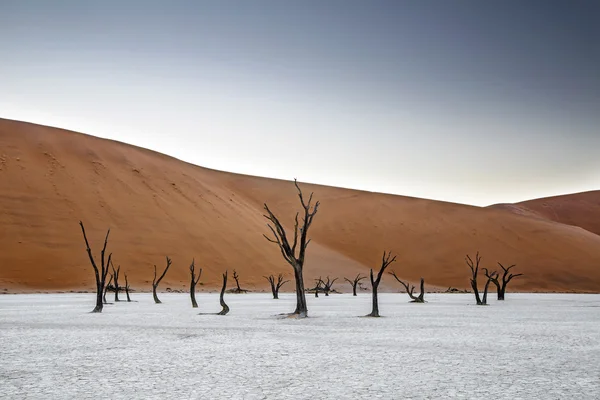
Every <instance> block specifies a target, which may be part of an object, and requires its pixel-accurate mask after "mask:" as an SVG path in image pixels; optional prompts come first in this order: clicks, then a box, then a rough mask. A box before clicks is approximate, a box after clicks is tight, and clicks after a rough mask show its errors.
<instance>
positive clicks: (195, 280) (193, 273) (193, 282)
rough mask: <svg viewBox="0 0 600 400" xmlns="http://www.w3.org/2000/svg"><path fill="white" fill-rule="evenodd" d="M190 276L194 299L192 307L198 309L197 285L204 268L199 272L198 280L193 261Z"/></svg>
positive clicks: (191, 291) (191, 293)
mask: <svg viewBox="0 0 600 400" xmlns="http://www.w3.org/2000/svg"><path fill="white" fill-rule="evenodd" d="M190 275H191V276H190V297H191V299H192V307H193V308H198V303H196V285H197V284H198V282H199V281H200V277H201V276H202V268H200V269H199V270H198V278H196V265H195V261H194V259H192V263H191V264H190Z"/></svg>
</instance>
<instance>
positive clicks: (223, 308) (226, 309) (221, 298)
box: [199, 271, 229, 315]
mask: <svg viewBox="0 0 600 400" xmlns="http://www.w3.org/2000/svg"><path fill="white" fill-rule="evenodd" d="M226 289H227V271H225V273H224V274H223V286H222V287H221V295H220V296H219V302H220V303H221V311H219V312H218V313H200V314H199V315H227V313H228V312H229V306H228V305H227V304H226V303H225V299H224V297H225V290H226Z"/></svg>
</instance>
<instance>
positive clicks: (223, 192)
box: [0, 119, 600, 292]
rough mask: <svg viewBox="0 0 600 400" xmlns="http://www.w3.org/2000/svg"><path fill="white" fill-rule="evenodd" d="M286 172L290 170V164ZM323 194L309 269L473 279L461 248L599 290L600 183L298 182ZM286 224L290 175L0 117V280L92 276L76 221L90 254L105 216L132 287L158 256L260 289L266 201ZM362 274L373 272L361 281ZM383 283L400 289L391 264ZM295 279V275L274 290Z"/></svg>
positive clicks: (550, 282) (79, 283) (214, 283)
mask: <svg viewBox="0 0 600 400" xmlns="http://www.w3.org/2000/svg"><path fill="white" fill-rule="evenodd" d="M290 178H293V177H290ZM301 187H302V188H303V190H304V191H306V192H309V191H314V196H315V199H318V200H319V201H320V202H321V207H320V209H319V212H318V214H317V215H316V217H315V220H314V223H313V225H312V227H311V231H310V236H311V237H312V242H311V244H310V246H309V248H308V252H307V262H306V265H305V281H306V282H307V286H308V285H309V284H312V282H313V279H314V278H317V277H318V276H323V277H325V276H326V275H330V276H335V277H340V283H339V284H337V283H336V285H335V286H334V288H335V289H338V290H341V289H343V290H344V291H350V289H351V287H350V285H349V284H347V283H342V282H341V281H342V279H341V278H342V277H344V276H346V277H352V276H355V275H356V274H358V273H363V274H367V273H368V271H369V268H371V267H373V268H377V267H378V263H379V261H380V258H381V254H382V253H383V251H384V250H392V252H393V253H394V254H397V255H398V262H396V263H395V264H393V265H392V266H390V270H395V271H396V273H397V274H398V275H399V276H400V277H403V278H405V279H407V280H411V281H413V282H414V283H416V282H418V279H419V278H420V277H421V276H423V277H424V278H425V282H426V287H427V288H429V289H434V288H435V289H441V290H443V289H446V288H447V287H450V286H451V287H456V288H460V289H465V288H468V286H469V270H468V267H467V266H466V264H465V262H464V257H465V254H467V253H469V254H472V255H473V254H474V253H475V251H477V250H479V251H480V252H481V254H482V256H483V262H482V266H483V267H487V268H491V269H495V268H496V267H497V264H496V262H498V261H499V262H502V263H503V264H505V265H506V264H517V267H516V268H515V272H522V273H524V274H525V276H523V277H519V278H517V279H515V280H513V281H512V282H511V284H510V286H509V289H508V291H509V292H510V291H511V290H514V291H517V290H518V291H578V292H599V291H600V191H594V192H587V193H580V194H575V195H569V196H559V197H554V198H548V199H540V200H532V201H528V202H524V203H519V204H515V205H495V206H491V207H487V208H480V207H472V206H466V205H459V204H452V203H444V202H439V201H432V200H423V199H416V198H410V197H402V196H394V195H386V194H379V193H369V192H361V191H355V190H347V189H339V188H333V187H325V186H318V185H309V184H302V183H301ZM264 202H267V203H268V204H269V207H270V208H271V210H273V211H274V212H275V213H276V215H278V216H279V217H280V218H281V219H282V220H283V221H284V223H285V224H287V226H288V227H289V228H292V227H293V225H292V222H293V216H294V215H295V212H296V210H298V209H299V208H300V206H299V204H298V198H297V195H296V191H295V188H294V186H293V184H292V183H291V182H288V181H281V180H275V179H266V178H258V177H252V176H245V175H238V174H231V173H225V172H219V171H214V170H210V169H206V168H202V167H198V166H195V165H191V164H188V163H185V162H182V161H180V160H177V159H175V158H172V157H169V156H166V155H163V154H159V153H156V152H153V151H150V150H146V149H142V148H138V147H135V146H130V145H126V144H123V143H119V142H114V141H109V140H105V139H100V138H96V137H93V136H88V135H84V134H80V133H75V132H70V131H65V130H61V129H56V128H50V127H45V126H39V125H34V124H29V123H23V122H16V121H10V120H3V119H0V210H1V214H0V292H2V291H8V292H14V291H38V290H40V291H46V290H48V291H62V290H94V288H95V284H94V276H93V270H92V267H91V265H90V263H89V260H88V258H87V255H86V252H85V245H84V242H83V239H82V236H81V230H80V228H79V226H78V222H79V220H82V221H83V222H84V223H85V226H86V230H87V233H88V238H89V239H90V242H91V243H90V244H91V246H92V250H93V251H94V254H97V255H98V256H99V252H100V249H101V246H102V242H103V239H104V235H105V233H106V229H107V228H109V227H110V228H111V235H110V240H109V244H108V250H109V251H110V252H112V253H113V259H114V264H115V266H117V265H120V266H121V272H122V273H123V272H125V273H127V275H128V278H129V281H130V285H131V287H132V288H133V289H136V290H145V291H148V290H150V289H151V281H152V275H153V265H154V264H156V265H157V266H158V267H159V269H160V268H162V267H163V266H164V262H165V261H164V260H165V256H169V257H171V258H172V259H173V266H172V267H171V269H170V270H169V272H168V274H167V275H166V277H165V279H164V280H163V282H162V283H161V289H163V290H165V289H167V288H171V289H179V290H185V289H186V288H187V287H188V283H189V264H190V263H191V261H192V258H195V260H196V267H197V268H203V273H202V279H201V281H200V282H201V284H199V286H198V290H199V291H202V290H215V289H217V288H218V286H219V279H220V277H221V273H222V271H223V270H225V269H229V270H230V271H231V270H233V269H234V268H235V269H236V270H237V272H238V273H239V275H240V282H241V284H242V286H243V287H244V288H248V289H251V290H269V289H268V288H269V284H268V282H267V280H266V279H264V278H263V276H265V275H269V274H271V273H273V274H278V273H280V272H281V273H284V274H286V276H287V277H288V278H292V270H291V267H290V266H289V265H287V264H286V263H285V261H284V260H283V258H282V257H281V254H280V252H279V249H278V248H277V246H275V245H274V244H272V243H269V242H267V241H266V240H265V239H264V237H263V236H262V234H263V233H267V227H266V220H265V219H264V217H263V203H264ZM367 286H368V284H367ZM382 288H384V289H386V290H399V289H400V288H399V284H397V283H396V282H395V280H394V279H393V278H391V277H390V276H386V277H384V279H383V282H382ZM292 289H293V285H292V284H291V283H289V284H287V285H286V286H284V287H283V289H282V291H286V290H287V291H290V290H292Z"/></svg>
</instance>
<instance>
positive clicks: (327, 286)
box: [321, 276, 338, 296]
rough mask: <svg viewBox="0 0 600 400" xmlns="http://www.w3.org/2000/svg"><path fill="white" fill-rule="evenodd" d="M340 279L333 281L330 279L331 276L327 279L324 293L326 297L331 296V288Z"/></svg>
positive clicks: (324, 284) (324, 283)
mask: <svg viewBox="0 0 600 400" xmlns="http://www.w3.org/2000/svg"><path fill="white" fill-rule="evenodd" d="M337 280H338V278H334V279H333V280H331V279H329V276H328V277H327V282H323V281H321V282H322V283H323V292H324V293H325V296H329V292H331V287H332V286H333V283H334V282H335V281H337Z"/></svg>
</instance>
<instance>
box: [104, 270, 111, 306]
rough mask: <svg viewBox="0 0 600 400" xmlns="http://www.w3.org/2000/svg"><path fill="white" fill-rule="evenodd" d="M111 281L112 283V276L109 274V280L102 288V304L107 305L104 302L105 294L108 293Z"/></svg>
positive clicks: (106, 302)
mask: <svg viewBox="0 0 600 400" xmlns="http://www.w3.org/2000/svg"><path fill="white" fill-rule="evenodd" d="M112 281H113V274H110V279H109V280H108V283H107V284H106V286H105V287H104V294H103V295H102V300H103V301H104V304H108V301H106V292H108V288H109V286H110V285H111V283H112Z"/></svg>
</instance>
